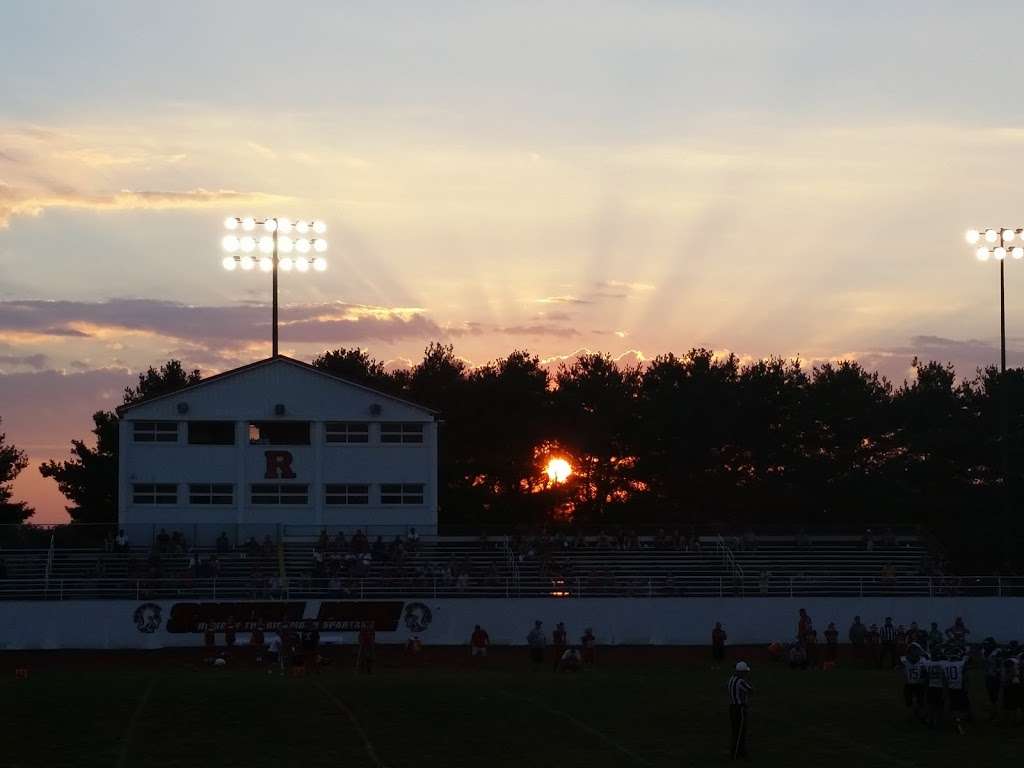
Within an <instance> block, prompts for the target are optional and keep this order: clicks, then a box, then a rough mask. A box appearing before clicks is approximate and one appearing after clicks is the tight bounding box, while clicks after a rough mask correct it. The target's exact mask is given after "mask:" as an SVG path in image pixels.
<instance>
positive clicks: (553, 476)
mask: <svg viewBox="0 0 1024 768" xmlns="http://www.w3.org/2000/svg"><path fill="white" fill-rule="evenodd" d="M544 471H545V472H547V474H548V480H550V481H551V482H552V483H564V482H565V481H566V480H568V479H569V475H571V474H572V465H571V464H569V462H568V461H566V460H565V459H559V458H553V459H551V460H550V461H548V465H547V467H546V468H545V469H544Z"/></svg>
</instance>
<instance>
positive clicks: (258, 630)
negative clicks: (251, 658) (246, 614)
mask: <svg viewBox="0 0 1024 768" xmlns="http://www.w3.org/2000/svg"><path fill="white" fill-rule="evenodd" d="M263 643H264V634H263V625H262V624H257V625H256V627H255V629H253V631H252V634H251V635H249V647H250V648H252V649H253V650H254V651H255V652H256V654H257V656H258V655H259V653H260V651H262V650H263ZM258 660H259V659H257V661H258Z"/></svg>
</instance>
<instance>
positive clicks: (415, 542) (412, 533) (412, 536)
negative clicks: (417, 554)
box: [405, 528, 420, 552]
mask: <svg viewBox="0 0 1024 768" xmlns="http://www.w3.org/2000/svg"><path fill="white" fill-rule="evenodd" d="M419 544H420V535H419V533H417V532H416V529H415V528H410V529H409V533H408V535H407V536H406V537H405V548H406V549H408V550H409V551H410V552H412V551H414V550H415V549H416V548H417V547H418V546H419Z"/></svg>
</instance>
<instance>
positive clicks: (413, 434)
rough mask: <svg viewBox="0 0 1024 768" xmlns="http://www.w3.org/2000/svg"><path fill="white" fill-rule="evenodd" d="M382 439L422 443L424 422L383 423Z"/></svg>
mask: <svg viewBox="0 0 1024 768" xmlns="http://www.w3.org/2000/svg"><path fill="white" fill-rule="evenodd" d="M380 441H381V442H382V443H422V442H423V425H422V424H381V425H380Z"/></svg>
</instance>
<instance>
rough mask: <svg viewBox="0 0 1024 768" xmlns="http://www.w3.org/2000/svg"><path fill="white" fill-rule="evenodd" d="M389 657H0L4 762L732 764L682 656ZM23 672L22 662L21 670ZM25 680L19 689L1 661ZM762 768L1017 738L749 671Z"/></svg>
mask: <svg viewBox="0 0 1024 768" xmlns="http://www.w3.org/2000/svg"><path fill="white" fill-rule="evenodd" d="M431 653H432V651H431V650H430V649H428V650H427V651H426V653H425V656H424V658H423V659H422V661H421V662H420V663H417V664H415V665H410V664H404V663H403V662H402V660H401V659H400V657H397V656H396V657H394V658H389V657H388V656H387V655H386V654H385V655H384V657H383V659H382V663H381V665H380V668H379V669H378V670H377V671H376V672H375V673H374V674H373V675H372V676H358V677H357V676H356V675H355V673H354V672H353V670H352V667H351V664H350V661H351V659H350V658H349V657H346V656H340V657H337V658H336V659H335V663H334V664H332V665H331V666H329V667H325V668H323V669H322V670H321V671H320V672H319V673H318V674H306V675H303V676H287V677H285V676H281V675H280V674H278V673H276V672H275V673H273V674H268V672H267V670H266V669H265V668H258V667H251V666H248V665H243V664H242V663H241V662H238V663H235V662H232V663H231V664H229V665H228V666H227V667H225V668H217V669H215V668H212V667H210V666H207V665H206V664H204V663H203V662H202V655H201V654H199V653H195V654H181V653H178V654H173V655H172V654H156V655H153V654H150V655H147V656H140V655H125V656H118V655H116V654H106V655H103V656H102V658H97V659H92V658H90V657H81V656H77V655H70V656H56V657H54V656H47V655H46V654H31V655H22V656H19V657H17V658H16V657H14V656H13V655H11V654H8V655H6V656H0V664H3V669H4V677H3V679H2V681H0V713H2V719H3V721H4V723H3V725H4V728H3V733H4V738H3V741H2V747H0V749H2V753H0V765H3V766H81V767H83V768H85V767H86V766H135V765H139V766H146V768H159V767H161V766H244V767H245V768H263V767H264V766H274V768H283V767H284V766H293V765H294V766H346V767H350V766H389V767H391V768H402V767H406V766H409V767H412V766H473V767H474V768H479V767H480V766H517V767H518V768H523V767H524V766H562V767H563V768H574V767H575V766H587V767H588V768H602V767H604V766H623V767H626V766H706V765H720V764H725V763H727V762H728V753H727V750H728V742H729V734H728V719H727V703H726V697H725V690H724V689H725V681H726V678H727V677H728V671H727V670H726V669H721V670H712V669H711V668H710V665H709V664H708V663H706V662H704V661H703V660H701V659H694V658H693V656H692V654H691V655H689V656H688V657H684V656H683V654H680V655H679V658H678V660H675V659H673V655H672V653H671V652H666V653H663V654H661V656H660V657H659V658H658V659H657V660H651V659H640V660H633V659H632V657H631V656H630V655H629V654H628V653H609V654H606V655H605V656H604V657H603V658H602V659H601V665H600V666H599V667H597V668H594V669H588V670H586V671H584V672H582V673H579V674H559V675H555V674H553V673H552V671H551V669H550V667H548V666H547V665H545V666H544V667H543V668H535V667H532V666H531V665H530V663H529V662H528V661H527V660H526V658H525V655H524V653H521V652H517V651H515V650H506V651H505V652H504V653H500V654H496V655H495V656H493V657H492V658H489V659H486V660H482V663H480V664H470V663H469V661H470V660H469V659H462V658H459V659H457V660H453V659H452V658H450V654H446V658H445V659H443V660H442V659H439V658H436V657H435V658H434V659H432V658H431ZM26 659H27V660H26ZM15 663H16V664H19V665H24V666H26V667H27V668H28V677H27V679H23V678H17V677H16V676H15V674H14V670H13V666H12V665H13V664H15ZM753 667H754V669H753V675H752V682H753V684H754V686H755V690H756V698H755V700H754V702H753V706H752V710H751V725H750V741H749V745H750V751H751V756H752V758H753V760H754V761H755V762H756V763H757V764H759V765H766V766H776V765H777V766H793V765H820V766H829V767H830V768H844V767H845V766H868V765H870V766H918V765H920V766H947V765H948V766H965V765H967V766H974V765H977V766H984V765H999V764H1004V763H1005V764H1010V763H1011V762H1012V761H1016V760H1018V759H1019V757H1020V755H1021V753H1022V748H1024V728H1020V727H1004V726H1002V725H995V724H990V723H988V722H986V720H987V714H988V710H987V701H986V700H985V698H984V691H983V686H982V683H983V680H982V679H981V678H980V675H979V674H978V673H977V672H976V673H975V675H974V677H973V679H972V681H971V697H972V703H973V704H974V707H975V710H976V714H977V722H976V723H975V724H974V725H973V726H971V727H970V729H969V731H968V733H967V734H966V735H965V736H960V735H959V734H957V733H956V732H955V731H954V730H953V729H952V727H947V728H946V729H944V730H942V731H938V732H934V731H928V730H927V729H925V728H924V727H923V726H922V725H920V724H919V723H917V722H915V721H912V720H911V718H910V717H909V715H908V713H907V712H906V710H905V709H904V707H903V704H902V699H901V694H902V683H901V679H900V676H899V673H897V672H882V671H876V670H862V669H842V668H840V669H836V670H832V671H828V672H821V671H808V672H799V671H791V670H789V669H787V668H785V667H783V666H781V665H779V664H776V663H772V662H769V661H764V660H756V661H754V662H753Z"/></svg>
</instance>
